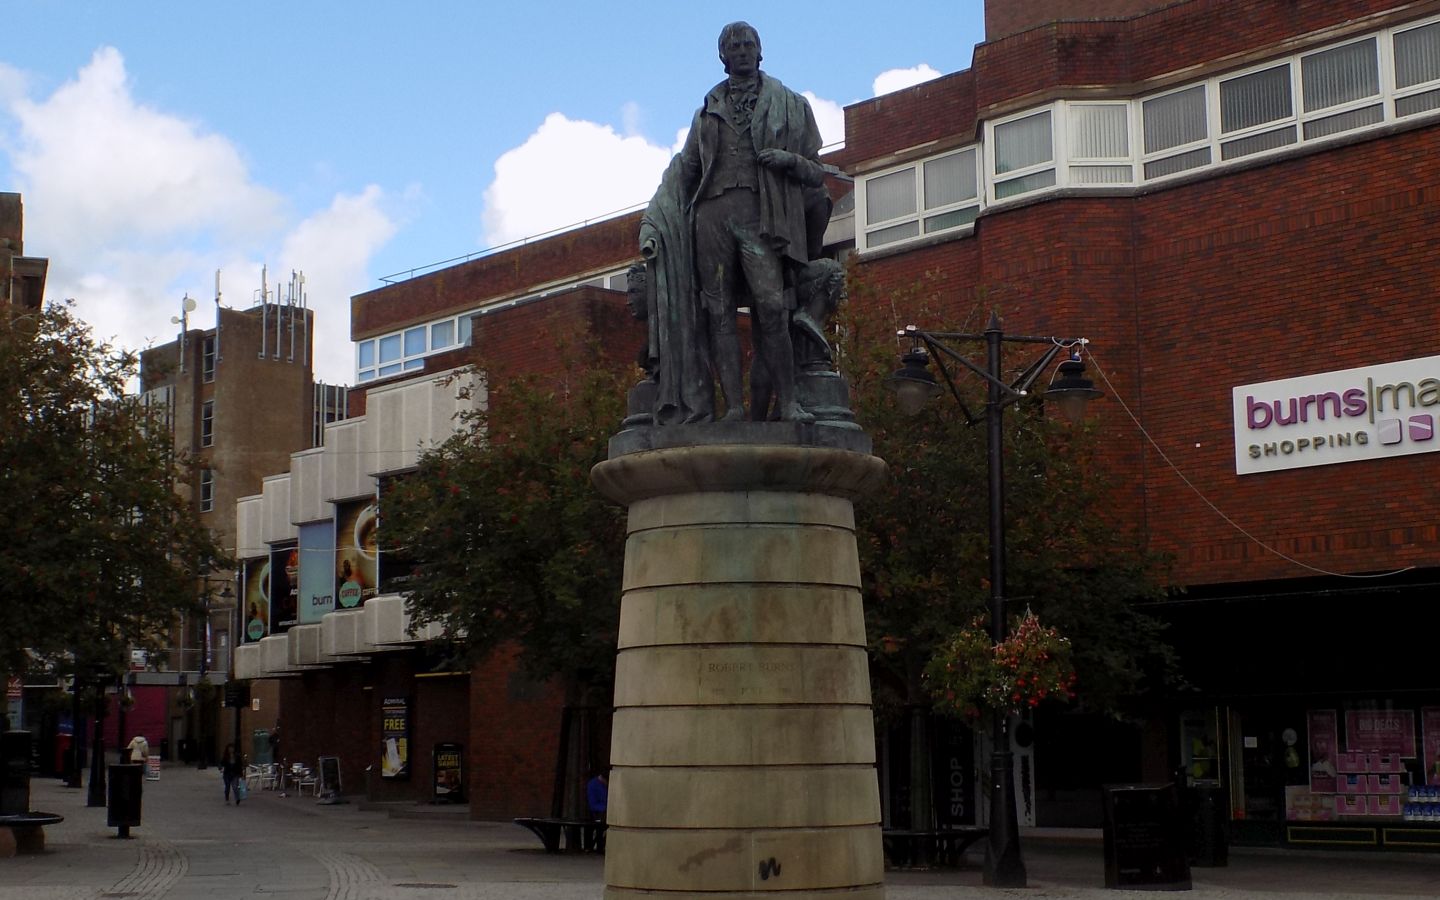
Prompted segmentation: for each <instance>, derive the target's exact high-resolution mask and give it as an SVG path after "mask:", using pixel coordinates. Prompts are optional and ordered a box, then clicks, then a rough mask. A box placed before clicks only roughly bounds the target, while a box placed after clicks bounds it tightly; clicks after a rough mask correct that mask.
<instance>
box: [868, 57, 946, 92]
mask: <svg viewBox="0 0 1440 900" xmlns="http://www.w3.org/2000/svg"><path fill="white" fill-rule="evenodd" d="M939 77H940V73H939V72H937V71H935V70H934V69H932V68H930V65H929V64H928V63H921V64H920V65H918V66H912V67H910V68H908V69H887V70H886V71H884V72H881V73H880V74H879V75H876V76H875V84H874V89H875V96H877V97H879V96H880V95H881V94H890V93H893V92H895V91H899V90H904V89H905V88H907V87H913V86H914V85H917V84H920V83H921V82H925V81H930V80H932V79H935V78H939Z"/></svg>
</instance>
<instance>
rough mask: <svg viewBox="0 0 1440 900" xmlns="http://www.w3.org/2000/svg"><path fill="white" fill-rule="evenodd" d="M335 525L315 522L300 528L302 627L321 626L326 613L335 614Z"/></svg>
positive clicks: (300, 618)
mask: <svg viewBox="0 0 1440 900" xmlns="http://www.w3.org/2000/svg"><path fill="white" fill-rule="evenodd" d="M334 570H335V522H334V521H333V520H332V521H329V522H313V523H311V524H309V525H301V526H300V591H299V605H300V609H299V616H298V617H297V618H298V620H299V622H300V624H301V625H318V624H320V620H321V619H323V618H324V617H325V614H326V613H329V612H334V611H335V581H334V579H333V578H332V577H331V573H333V572H334Z"/></svg>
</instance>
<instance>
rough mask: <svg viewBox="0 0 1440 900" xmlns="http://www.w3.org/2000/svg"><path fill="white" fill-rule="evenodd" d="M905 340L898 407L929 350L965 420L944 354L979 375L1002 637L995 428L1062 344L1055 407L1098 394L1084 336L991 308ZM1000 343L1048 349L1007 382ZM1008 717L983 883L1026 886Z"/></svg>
mask: <svg viewBox="0 0 1440 900" xmlns="http://www.w3.org/2000/svg"><path fill="white" fill-rule="evenodd" d="M900 334H901V335H903V336H906V337H909V338H910V339H911V346H910V350H909V352H907V353H906V354H905V355H904V357H902V360H901V362H902V368H901V369H900V370H899V371H898V372H896V373H895V374H894V375H893V376H891V377H890V378H889V379H888V384H889V385H890V386H891V387H892V388H893V389H894V390H895V392H896V394H897V400H898V404H899V406H900V408H901V410H902V411H904V412H907V413H910V414H914V413H917V412H919V411H920V409H921V407H923V406H924V404H925V402H926V401H927V400H929V398H930V397H932V396H934V395H935V394H937V393H939V392H940V386H939V385H938V384H937V383H936V382H935V378H934V377H933V376H932V375H931V374H930V372H929V370H928V369H927V368H926V366H927V365H928V363H929V360H930V356H931V353H934V354H935V355H936V362H937V364H938V365H939V368H940V373H941V375H943V376H944V378H945V383H946V384H947V385H948V386H949V388H950V392H951V394H952V395H953V396H954V397H955V399H956V400H957V401H958V402H959V404H960V409H961V411H962V412H963V413H964V414H965V419H966V421H967V422H969V423H970V424H975V423H976V422H978V421H979V420H978V419H977V418H976V417H975V416H974V415H972V414H971V412H970V409H969V407H968V406H967V405H966V404H965V401H964V399H963V398H962V397H961V396H960V393H959V391H958V390H957V389H956V387H955V382H954V380H953V379H952V378H951V377H950V372H949V370H948V369H947V368H946V367H945V363H944V358H946V357H948V358H950V359H951V360H954V361H955V362H957V363H959V364H960V365H961V366H963V367H964V368H966V369H969V370H970V371H971V372H973V373H975V374H976V375H979V376H980V377H981V378H983V379H984V381H985V384H986V387H987V388H988V390H987V392H986V401H985V438H986V441H985V443H986V461H987V463H988V472H989V485H988V493H989V501H990V638H991V640H992V641H993V642H994V643H996V644H1001V643H1004V641H1005V639H1006V636H1007V633H1008V630H1009V625H1008V623H1007V622H1006V620H1005V455H1004V432H1003V430H1002V428H1001V425H1002V423H1003V416H1004V412H1005V407H1007V406H1009V405H1011V404H1013V403H1016V402H1019V401H1020V400H1021V399H1023V398H1024V397H1026V396H1027V395H1028V394H1029V392H1030V387H1031V386H1032V385H1033V384H1034V383H1035V380H1036V378H1037V377H1038V376H1039V375H1040V373H1041V372H1042V371H1044V369H1045V368H1046V367H1047V366H1048V365H1049V364H1050V363H1051V362H1052V361H1053V360H1054V359H1055V357H1056V356H1057V355H1058V354H1059V353H1060V352H1061V351H1062V350H1066V349H1068V350H1070V351H1071V353H1070V356H1069V358H1068V359H1067V360H1065V361H1064V362H1062V363H1061V364H1060V367H1059V371H1058V373H1057V376H1056V378H1055V379H1054V380H1053V381H1052V382H1051V383H1050V386H1049V388H1048V389H1047V390H1046V392H1045V396H1046V397H1047V398H1048V399H1051V400H1054V401H1056V402H1057V404H1058V405H1059V406H1060V409H1061V412H1062V413H1063V414H1064V415H1065V417H1066V418H1067V419H1070V420H1071V421H1076V420H1078V419H1079V418H1080V417H1081V416H1083V415H1084V410H1085V404H1086V402H1088V401H1089V400H1092V399H1094V398H1095V397H1098V396H1100V392H1099V391H1097V390H1095V385H1094V384H1093V383H1092V382H1091V381H1090V380H1089V379H1087V378H1085V377H1084V370H1085V366H1084V363H1082V362H1081V361H1080V353H1079V351H1080V348H1082V347H1083V346H1084V345H1085V344H1086V343H1087V341H1086V340H1085V339H1084V338H1056V337H1036V336H1031V335H1011V334H1005V333H1004V331H1003V330H1002V329H1001V327H1000V318H999V316H997V315H995V314H994V313H992V314H991V316H990V321H989V323H988V324H987V325H986V326H985V331H984V332H983V333H982V334H964V333H958V332H929V331H921V330H920V329H918V328H916V327H915V326H913V325H911V326H908V327H906V328H905V330H904V331H902V332H900ZM944 341H962V342H975V341H984V343H985V367H984V368H983V369H982V368H981V367H980V366H978V365H976V364H975V363H972V362H971V361H970V360H968V359H966V358H965V357H964V356H962V355H960V354H959V353H957V352H956V351H954V350H952V349H950V348H949V347H947V346H945V344H944V343H943V342H944ZM1005 342H1011V343H1023V344H1043V345H1048V346H1049V349H1048V350H1047V351H1046V352H1045V353H1044V354H1042V355H1041V357H1040V358H1039V359H1038V360H1036V361H1035V362H1034V363H1032V364H1031V365H1030V366H1029V367H1028V368H1027V369H1026V370H1025V371H1024V372H1022V373H1021V374H1020V376H1019V378H1017V379H1016V380H1015V381H1014V382H1013V383H1011V384H1007V383H1006V382H1005V381H1003V380H1002V373H1001V345H1002V344H1003V343H1005ZM1009 720H1010V717H1009V716H1008V715H1007V714H1006V713H1005V712H1004V711H1003V710H997V711H995V712H993V713H992V714H991V720H990V726H991V730H990V783H989V786H988V787H989V798H990V834H989V843H988V845H987V846H986V850H985V872H984V881H985V884H987V885H989V886H991V887H1006V888H1010V887H1025V882H1026V878H1025V861H1024V859H1023V858H1022V856H1021V853H1020V823H1019V817H1018V814H1017V812H1016V802H1015V801H1016V797H1015V757H1014V754H1013V753H1012V752H1011V750H1010V732H1009V725H1010V721H1009Z"/></svg>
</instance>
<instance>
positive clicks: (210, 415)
mask: <svg viewBox="0 0 1440 900" xmlns="http://www.w3.org/2000/svg"><path fill="white" fill-rule="evenodd" d="M214 443H215V401H214V400H206V401H205V402H204V403H202V404H200V446H202V447H209V446H212V445H213V444H214Z"/></svg>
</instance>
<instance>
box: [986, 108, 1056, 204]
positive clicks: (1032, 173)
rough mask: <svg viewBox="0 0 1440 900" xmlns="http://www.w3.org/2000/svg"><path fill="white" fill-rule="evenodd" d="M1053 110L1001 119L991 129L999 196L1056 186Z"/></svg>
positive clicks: (993, 164)
mask: <svg viewBox="0 0 1440 900" xmlns="http://www.w3.org/2000/svg"><path fill="white" fill-rule="evenodd" d="M1053 118H1054V117H1053V116H1052V115H1051V112H1050V110H1048V109H1047V110H1043V111H1041V112H1037V113H1031V114H1029V115H1026V116H1022V117H1020V118H1018V119H1011V120H1009V121H1005V122H1000V123H997V124H996V125H995V127H994V129H993V130H992V132H991V135H992V140H991V145H992V151H991V152H992V154H993V156H992V164H991V165H992V168H991V173H992V174H993V175H994V177H995V187H994V192H995V199H996V200H1005V199H1008V198H1010V197H1018V196H1020V195H1021V194H1028V193H1030V192H1031V191H1038V190H1041V189H1043V188H1048V187H1054V186H1055V138H1054V127H1053Z"/></svg>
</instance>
